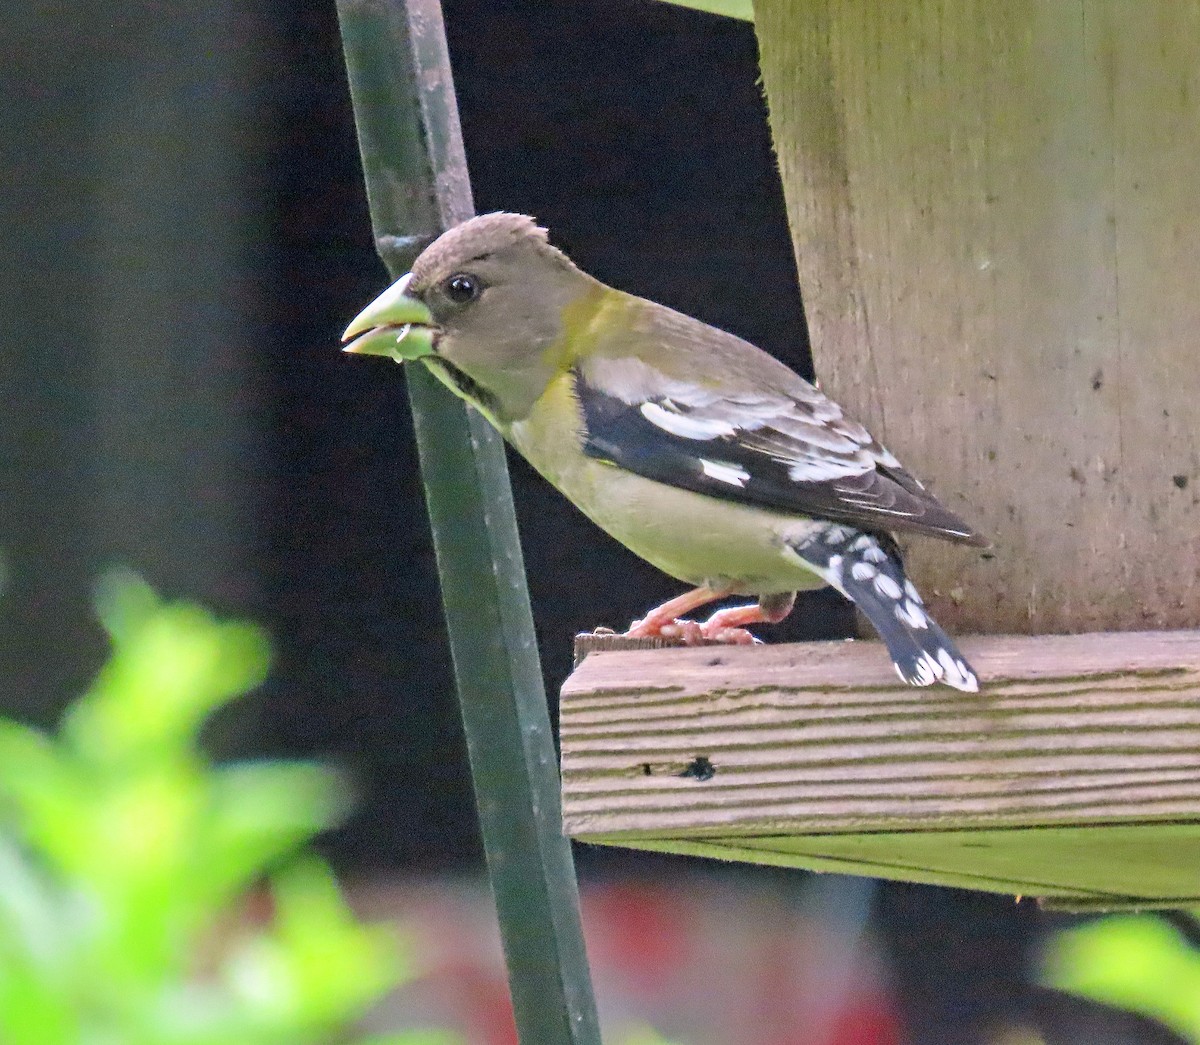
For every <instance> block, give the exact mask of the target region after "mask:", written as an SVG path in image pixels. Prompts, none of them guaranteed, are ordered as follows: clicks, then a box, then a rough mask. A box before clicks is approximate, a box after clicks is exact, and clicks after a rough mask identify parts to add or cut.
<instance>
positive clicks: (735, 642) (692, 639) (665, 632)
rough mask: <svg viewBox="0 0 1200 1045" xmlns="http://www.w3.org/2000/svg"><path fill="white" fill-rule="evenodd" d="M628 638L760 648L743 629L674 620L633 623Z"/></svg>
mask: <svg viewBox="0 0 1200 1045" xmlns="http://www.w3.org/2000/svg"><path fill="white" fill-rule="evenodd" d="M625 634H626V636H627V637H629V638H651V637H655V636H657V637H660V638H664V639H670V640H671V641H672V642H679V643H682V644H683V645H684V646H710V645H721V646H760V645H762V639H758V638H755V637H754V636H753V635H751V634H750V632H748V631H747V630H746V629H745V628H729V627H723V626H721V625H720V624H719V623H718V625H717V626H716V627H709V626H708V622H707V621H705V622H704V623H701V622H700V621H695V620H686V619H682V618H680V619H676V620H672V621H667V622H666V623H665V624H660V625H657V626H651V625H649V624H647V622H645V621H635V622H634V623H633V624H632V625H630V628H629V630H628V631H627V632H626V633H625Z"/></svg>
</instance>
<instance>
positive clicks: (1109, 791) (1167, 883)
mask: <svg viewBox="0 0 1200 1045" xmlns="http://www.w3.org/2000/svg"><path fill="white" fill-rule="evenodd" d="M963 646H964V652H965V653H966V654H967V656H969V657H970V658H971V660H972V662H973V663H974V665H975V667H976V669H977V670H978V671H979V673H980V677H981V679H982V680H983V690H982V692H980V693H979V694H963V693H959V692H957V691H954V690H950V689H946V688H939V687H934V688H930V689H914V688H912V687H908V686H904V685H903V684H901V683H900V682H899V681H898V680H897V679H896V677H895V675H894V674H893V673H892V671H891V667H890V664H889V662H888V660H887V657H886V656H885V654H884V651H883V649H882V647H881V646H880V645H879V644H877V643H873V642H852V643H845V642H842V643H805V644H798V645H783V646H765V647H756V648H719V649H715V648H712V647H706V648H700V649H673V650H657V651H631V652H606V653H594V654H591V655H590V656H588V658H587V659H586V660H585V661H584V662H583V664H582V665H581V666H580V667H579V668H578V669H577V670H576V672H575V673H574V674H573V675H572V676H571V678H570V679H568V681H567V683H566V685H565V686H564V687H563V692H562V701H561V711H560V733H561V739H562V771H563V794H564V801H563V810H564V823H565V825H566V828H567V831H568V833H569V834H571V835H573V836H575V837H577V838H580V839H583V840H589V841H598V842H605V843H620V844H627V845H635V846H641V847H645V848H664V847H665V848H667V849H669V850H670V851H674V852H692V853H695V852H703V853H705V855H712V856H718V857H723V858H733V859H751V860H756V861H759V862H776V863H785V864H795V865H797V866H806V867H818V868H826V867H834V866H837V867H841V868H842V869H845V870H856V869H857V870H862V869H863V868H865V867H869V868H871V870H870V872H869V873H873V874H881V875H885V876H892V877H902V878H906V879H908V880H914V881H926V880H930V881H939V882H942V883H943V884H957V885H968V884H970V885H973V886H974V887H976V888H993V889H1000V890H1001V891H1010V892H1024V893H1035V892H1036V893H1041V894H1047V895H1054V896H1058V897H1060V898H1061V897H1071V896H1074V897H1076V899H1078V900H1079V901H1080V902H1081V903H1082V902H1085V901H1086V903H1087V904H1090V903H1092V902H1093V900H1095V902H1097V903H1098V902H1099V901H1100V900H1104V902H1106V903H1108V902H1112V901H1113V899H1114V897H1120V898H1129V897H1134V898H1137V899H1139V900H1142V899H1150V900H1154V901H1155V902H1159V901H1162V902H1166V901H1168V900H1175V899H1178V898H1180V897H1198V896H1200V631H1179V632H1148V633H1137V632H1133V633H1110V634H1088V635H1064V636H1041V637H1028V636H995V637H980V638H973V639H967V640H966V641H965V642H964V643H963ZM1118 828H1119V833H1117V834H1114V833H1113V832H1114V831H1116V830H1117V829H1118ZM1168 836H1169V844H1167V843H1166V842H1163V839H1166V838H1168ZM1130 839H1133V841H1130ZM1139 889H1140V890H1141V892H1138V891H1137V890H1139ZM1085 905H1086V904H1085Z"/></svg>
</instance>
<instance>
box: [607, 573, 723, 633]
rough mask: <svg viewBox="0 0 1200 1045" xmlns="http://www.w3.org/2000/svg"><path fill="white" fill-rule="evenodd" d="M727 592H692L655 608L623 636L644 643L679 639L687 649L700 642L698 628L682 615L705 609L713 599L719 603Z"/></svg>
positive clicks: (707, 590)
mask: <svg viewBox="0 0 1200 1045" xmlns="http://www.w3.org/2000/svg"><path fill="white" fill-rule="evenodd" d="M728 594H729V592H728V591H718V590H716V589H713V588H709V587H700V588H693V589H692V590H691V591H685V592H684V593H683V594H682V595H676V596H675V598H673V599H668V600H667V601H666V602H664V603H663V604H662V605H661V606H656V607H655V608H654V609H652V610H651V611H650V612H649V613H647V614H646V616H644V617H643V618H642V619H641V620H635V621H634V622H633V623H632V624H631V625H629V630H628V631H627V632H625V637H626V638H627V639H648V638H655V637H658V636H662V637H663V638H671V639H683V641H684V642H685V643H687V644H688V645H689V646H691V645H695V644H697V643H700V642H702V641H703V640H704V635H703V632H702V625H700V624H699V623H698V622H696V621H694V620H681V619H680V618H681V617H682V615H683V614H685V613H690V612H691V611H692V610H694V609H695V608H696V607H697V606H705V605H707V604H708V603H710V602H716V601H717V599H723V598H725V596H726V595H728Z"/></svg>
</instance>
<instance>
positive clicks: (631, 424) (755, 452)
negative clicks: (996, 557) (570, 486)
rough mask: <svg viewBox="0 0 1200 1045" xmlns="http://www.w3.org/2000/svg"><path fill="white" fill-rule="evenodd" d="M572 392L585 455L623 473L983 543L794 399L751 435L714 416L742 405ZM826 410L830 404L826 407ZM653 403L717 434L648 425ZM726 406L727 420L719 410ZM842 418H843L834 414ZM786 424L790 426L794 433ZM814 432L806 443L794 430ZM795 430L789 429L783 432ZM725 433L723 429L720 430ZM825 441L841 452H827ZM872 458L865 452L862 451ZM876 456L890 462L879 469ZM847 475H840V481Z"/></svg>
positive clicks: (588, 387)
mask: <svg viewBox="0 0 1200 1045" xmlns="http://www.w3.org/2000/svg"><path fill="white" fill-rule="evenodd" d="M575 392H576V395H577V397H578V400H579V403H580V406H581V408H582V415H583V422H584V433H583V435H584V447H583V449H584V452H585V453H586V454H587V455H588V456H590V457H594V458H597V459H600V460H604V461H608V462H610V463H612V464H616V465H620V466H621V467H622V468H626V469H628V470H629V471H631V472H635V473H636V474H638V475H641V476H644V477H646V478H647V479H653V480H656V481H657V482H661V483H666V484H668V485H670V486H676V487H680V488H682V489H686V490H693V491H695V492H696V493H702V494H707V495H709V496H712V497H718V498H721V499H724V500H732V501H738V502H742V503H751V504H757V505H761V506H763V507H766V508H773V509H776V510H779V511H784V512H789V513H794V514H797V515H803V516H808V517H812V518H818V519H830V520H833V521H836V522H844V523H850V524H853V525H855V526H861V527H863V528H866V529H875V530H906V531H913V532H919V533H925V534H928V535H930V536H935V537H941V538H943V539H946V540H952V541H958V542H963V543H967V544H977V545H983V544H986V543H987V542H986V541H985V540H983V539H982V538H980V537H979V536H978V535H977V534H976V533H975V532H974V531H973V530H972V529H971V527H970V526H968V525H967V524H966V523H965V522H964V521H963V520H962V519H960V518H959V517H958V516H957V515H955V514H954V513H953V512H951V511H950V510H949V509H947V508H945V507H944V506H943V505H941V504H940V503H939V502H938V501H937V500H936V499H935V498H934V497H933V496H932V495H931V494H929V493H927V492H926V491H925V490H924V489H923V488H922V487H921V485H920V484H919V483H918V482H917V481H916V479H914V478H913V477H912V476H911V475H909V474H908V473H907V472H905V471H904V469H903V468H901V467H900V466H899V463H898V462H896V463H895V464H894V465H893V464H892V462H893V461H894V460H895V459H894V458H891V455H889V454H887V452H886V451H884V450H883V449H882V448H881V447H878V446H877V444H874V443H872V442H870V437H869V436H867V435H866V433H865V432H863V431H862V430H861V428H859V427H858V426H853V428H849V427H848V426H849V425H851V424H852V423H847V427H843V429H842V432H843V433H844V432H845V431H847V430H850V431H854V430H857V431H858V432H861V434H862V436H863V438H864V439H865V442H862V443H861V444H859V443H853V445H854V451H855V452H854V453H853V454H851V453H847V452H845V451H842V452H838V450H837V449H836V448H837V447H839V446H840V445H841V444H845V443H847V441H848V440H847V438H846V437H845V435H844V434H839V433H837V432H836V431H835V430H834V429H833V428H827V429H826V430H825V431H823V432H822V431H821V429H820V428H819V424H820V423H821V422H820V419H819V418H817V417H814V416H813V410H812V406H811V404H808V403H803V402H799V401H796V402H795V403H794V404H792V405H793V409H794V411H795V413H794V414H792V415H789V416H788V417H782V416H781V417H780V418H779V421H778V427H776V426H775V425H773V424H771V423H770V422H769V421H765V420H764V419H763V418H762V417H757V418H755V420H754V422H753V426H752V427H746V428H738V427H737V426H736V425H734V424H733V423H732V421H714V420H712V419H713V417H714V416H724V417H726V418H730V419H732V418H734V417H736V416H737V415H738V410H739V405H740V404H739V403H737V402H736V401H728V402H726V403H724V404H721V403H720V402H716V403H714V397H713V396H712V394H711V393H708V392H703V391H701V390H699V389H698V390H697V392H698V394H699V395H700V396H701V397H702V398H703V400H704V403H703V406H704V407H706V408H707V410H705V409H697V410H696V411H694V412H691V411H689V410H688V409H687V404H685V403H681V402H680V401H679V400H680V395H679V393H678V391H677V390H674V389H673V390H672V392H673V394H672V395H665V394H664V395H659V396H654V395H647V396H639V397H636V398H637V401H636V402H632V403H631V402H627V401H626V398H628V397H626V398H622V397H621V396H618V395H613V394H610V393H608V392H606V391H605V390H603V389H601V388H598V387H596V386H595V385H594V384H591V383H589V382H588V380H587V379H586V377H585V376H584V375H583V374H582V373H580V372H576V374H575ZM825 402H826V403H827V402H828V401H825ZM647 403H650V404H653V405H654V407H656V408H658V409H659V411H665V410H670V411H673V412H674V413H673V415H672V416H678V417H679V418H680V423H681V424H683V425H686V424H687V423H688V419H689V418H696V419H698V422H697V424H698V427H699V430H704V426H706V425H707V426H708V427H709V428H710V429H711V430H713V431H714V433H715V434H713V435H711V436H710V437H706V438H701V437H694V436H684V435H680V434H677V433H675V432H672V431H669V430H667V429H666V428H664V427H663V426H662V425H661V424H656V423H654V422H653V421H652V420H650V419H649V418H648V417H647V416H646V413H645V412H644V411H643V407H644V406H645V405H646V404H647ZM714 405H716V406H721V405H725V406H726V407H727V408H728V409H727V410H726V412H725V413H724V415H716V414H715V413H714V410H713V407H714ZM837 417H838V418H839V419H840V412H838V413H837ZM788 422H791V423H790V425H789V423H788ZM806 426H807V428H808V430H811V431H813V432H814V433H816V434H817V435H816V439H815V441H809V440H806V439H804V438H803V436H800V435H797V434H795V432H796V431H804V430H805V429H806ZM789 427H790V428H791V429H792V431H791V432H789V431H785V430H781V429H786V428H789ZM717 430H720V431H717ZM823 441H824V442H828V443H829V444H831V445H832V446H833V447H835V449H830V448H829V446H825V445H821V444H822V442H823ZM864 449H865V450H867V451H868V452H867V453H866V454H863V453H862V451H863V450H864ZM871 451H877V452H878V454H881V455H885V456H886V458H889V459H890V460H886V461H876V460H874V459H873V458H874V455H873V454H872V453H871ZM823 462H827V463H828V471H829V472H830V473H832V474H833V476H834V477H833V478H830V479H825V480H820V481H804V480H797V479H796V478H794V477H793V473H794V471H795V470H796V469H797V468H799V469H800V471H801V472H802V473H803V472H805V471H808V472H818V473H819V472H820V470H821V468H822V463H823ZM839 472H841V473H842V474H837V473H839Z"/></svg>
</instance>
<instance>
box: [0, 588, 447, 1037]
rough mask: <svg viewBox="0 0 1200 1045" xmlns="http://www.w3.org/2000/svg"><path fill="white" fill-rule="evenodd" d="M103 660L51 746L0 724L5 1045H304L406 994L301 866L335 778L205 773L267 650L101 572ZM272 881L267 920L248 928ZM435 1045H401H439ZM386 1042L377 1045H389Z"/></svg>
mask: <svg viewBox="0 0 1200 1045" xmlns="http://www.w3.org/2000/svg"><path fill="white" fill-rule="evenodd" d="M97 613H98V614H99V616H100V618H101V620H102V621H103V623H104V625H105V628H106V629H107V630H108V633H109V635H110V636H111V638H112V643H113V651H112V656H111V658H110V659H109V661H108V663H107V664H106V665H105V666H104V667H103V668H102V669H101V671H100V672H99V674H98V675H97V677H96V680H95V682H94V683H93V684H92V686H91V687H90V688H89V689H88V691H87V693H86V694H85V695H84V696H83V697H82V698H81V699H80V700H79V701H77V702H76V704H75V705H74V706H73V707H71V708H70V709H69V710H68V712H67V713H66V715H65V716H64V719H63V724H62V727H61V729H60V731H59V733H58V735H57V736H56V737H55V736H47V735H44V734H42V733H40V732H38V731H36V730H33V729H29V728H27V727H25V726H21V725H18V724H16V723H12V722H4V721H0V1041H3V1042H9V1041H12V1042H21V1043H22V1045H25V1043H30V1045H42V1043H45V1045H306V1043H313V1045H316V1043H318V1042H323V1041H330V1040H333V1039H335V1038H337V1039H338V1040H344V1031H345V1029H346V1028H347V1027H348V1026H349V1025H350V1024H352V1023H353V1022H354V1021H355V1020H357V1019H358V1018H359V1017H360V1016H361V1015H363V1014H364V1013H365V1012H366V1011H367V1010H368V1009H369V1008H370V1007H371V1006H372V1005H373V1004H374V1003H375V1002H376V1001H378V1000H379V999H380V998H381V997H382V996H383V995H385V994H386V993H388V992H389V991H390V990H392V989H393V988H394V987H395V986H396V985H397V984H399V983H400V982H401V981H402V980H403V979H405V978H407V977H411V975H412V970H411V962H410V961H409V960H408V958H407V957H406V953H407V952H406V948H405V946H404V945H403V943H402V941H401V940H400V939H399V938H398V936H397V935H396V933H394V932H393V931H392V930H391V928H390V927H381V926H371V925H363V924H361V923H360V922H358V920H357V919H356V918H355V916H354V915H353V913H352V912H351V911H350V909H349V908H348V907H347V905H346V903H345V901H344V900H343V898H342V896H341V893H340V891H339V890H338V887H337V884H336V882H335V880H334V877H333V874H332V872H331V871H330V870H329V868H328V867H327V866H326V865H325V864H324V863H322V862H321V861H320V860H318V859H316V858H315V857H313V856H311V855H305V847H306V845H307V843H308V842H309V841H310V840H311V839H312V837H313V836H314V835H315V834H317V833H318V832H319V831H322V830H324V829H325V828H328V827H330V826H332V825H333V824H335V823H336V822H337V821H338V820H339V819H340V817H341V816H342V815H343V814H344V813H345V811H346V808H347V804H348V802H347V799H346V797H345V795H346V787H345V784H344V781H343V780H342V779H341V777H340V776H339V775H338V774H337V773H335V772H333V771H331V770H329V769H327V768H325V767H322V766H318V765H314V764H310V763H299V762H284V761H267V762H242V763H238V764H234V765H228V766H222V767H214V766H212V765H210V763H209V761H208V759H207V758H206V757H205V755H204V753H203V752H202V750H201V748H200V745H199V742H198V734H199V731H200V729H201V728H202V726H203V724H204V721H205V719H206V718H207V717H208V716H209V715H210V714H212V712H214V711H215V710H217V709H218V708H220V707H221V706H223V705H224V704H226V703H228V702H229V701H231V700H233V699H235V698H236V697H238V696H240V695H241V694H243V693H245V692H246V691H248V690H249V689H251V688H253V687H254V686H256V685H257V684H258V683H259V682H261V681H262V679H263V677H264V675H265V673H266V669H267V662H268V646H267V641H266V638H265V636H264V634H263V633H262V631H261V630H260V629H258V628H256V627H254V626H253V625H250V624H246V623H242V622H236V621H234V622H230V621H221V620H218V619H216V618H214V617H213V616H212V615H211V614H209V613H207V612H206V611H204V610H202V609H200V608H199V607H196V606H192V605H189V604H186V603H169V602H164V601H162V600H161V599H159V597H158V596H157V595H156V594H155V593H154V592H153V590H151V589H150V588H149V586H147V585H146V584H145V583H144V582H143V581H141V580H140V579H139V578H137V577H136V576H134V575H132V574H129V573H127V572H121V571H114V572H112V573H110V574H108V575H106V577H105V578H104V579H103V581H102V582H101V584H100V585H99V586H98V589H97ZM268 875H270V876H271V878H270V896H271V898H272V904H273V912H272V916H271V917H269V918H267V919H266V920H265V921H263V922H261V923H258V924H254V923H252V922H251V921H250V920H249V919H248V917H247V915H248V912H249V911H251V910H252V909H253V907H254V902H255V897H256V896H259V897H261V896H263V895H265V894H262V893H261V892H259V893H256V892H251V893H249V894H247V893H246V890H248V889H249V890H254V889H255V887H256V885H257V884H258V883H260V882H262V881H263V880H264V878H265V877H266V876H268ZM433 1034H434V1032H430V1033H429V1034H428V1035H426V1036H425V1037H424V1038H421V1037H413V1036H412V1035H409V1036H407V1037H406V1036H403V1035H401V1036H399V1037H396V1038H395V1039H394V1041H395V1042H397V1043H400V1042H403V1043H405V1045H418V1043H419V1042H422V1041H423V1042H425V1043H427V1045H433V1043H434V1042H438V1043H439V1045H440V1042H441V1041H446V1042H450V1041H453V1039H451V1038H439V1037H436V1036H433ZM384 1040H385V1039H378V1041H379V1042H383V1041H384Z"/></svg>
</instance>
